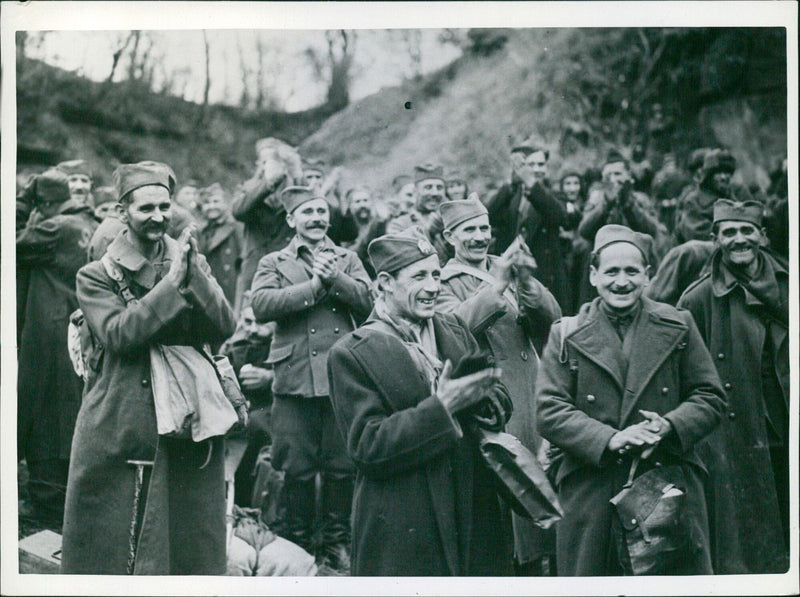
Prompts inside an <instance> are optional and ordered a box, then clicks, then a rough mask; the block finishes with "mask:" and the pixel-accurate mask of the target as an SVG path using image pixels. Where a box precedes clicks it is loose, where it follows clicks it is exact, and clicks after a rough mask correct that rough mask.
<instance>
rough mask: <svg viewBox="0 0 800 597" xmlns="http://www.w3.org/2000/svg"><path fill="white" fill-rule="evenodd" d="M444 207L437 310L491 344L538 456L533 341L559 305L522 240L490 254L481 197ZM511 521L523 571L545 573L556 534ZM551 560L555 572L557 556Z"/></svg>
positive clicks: (515, 417) (519, 422)
mask: <svg viewBox="0 0 800 597" xmlns="http://www.w3.org/2000/svg"><path fill="white" fill-rule="evenodd" d="M439 210H440V211H441V214H442V219H443V220H444V238H445V240H447V242H448V243H450V244H451V245H453V247H454V249H455V257H453V258H452V259H451V260H450V261H448V262H447V264H445V266H444V268H443V269H442V290H441V292H440V294H439V297H438V299H437V301H436V308H437V310H438V311H442V312H445V313H449V312H452V313H455V314H456V315H458V316H459V317H460V318H461V319H463V320H464V321H465V322H466V323H467V325H468V326H469V327H470V331H472V333H473V334H474V335H475V338H476V339H477V340H478V343H479V344H481V346H486V347H488V348H489V349H490V350H491V352H492V354H493V356H494V359H495V363H496V364H497V366H498V367H499V368H500V369H501V370H502V371H503V373H502V375H501V376H500V380H501V381H502V382H503V384H504V385H505V387H506V389H507V390H508V393H509V396H510V397H511V401H512V403H513V405H514V412H513V414H512V415H511V419H510V420H509V422H508V425H507V426H506V431H508V432H509V433H511V434H513V435H515V436H516V437H517V438H519V440H520V441H521V442H522V444H523V445H524V446H525V447H526V448H528V449H529V450H530V451H531V452H532V453H534V454H536V453H538V451H539V448H540V446H541V443H542V442H541V438H540V437H539V435H538V433H536V421H535V417H534V410H533V406H534V405H533V393H534V391H535V389H536V372H537V368H538V364H539V357H538V353H537V348H536V346H537V345H538V347H539V350H541V348H542V346H543V345H544V341H545V340H546V339H547V333H548V331H549V330H550V324H552V323H553V322H554V321H555V320H557V319H559V318H560V317H561V309H560V308H559V306H558V302H557V301H556V299H555V298H554V297H553V295H552V294H550V292H549V291H548V290H547V288H545V287H544V285H543V284H542V283H541V282H539V281H538V280H537V279H536V278H534V277H533V273H532V272H533V270H534V269H535V262H534V261H533V258H532V257H531V256H530V255H529V254H528V253H527V248H526V247H524V246H522V245H521V243H520V242H519V241H518V242H515V243H512V245H511V246H510V247H509V248H508V249H506V251H505V252H504V253H503V255H501V256H500V257H496V256H494V255H489V254H488V252H489V244H490V242H491V240H492V227H491V226H490V224H489V214H488V212H487V211H486V208H485V207H484V206H483V204H482V203H481V202H480V201H479V200H478V198H477V196H476V195H474V194H473V195H472V196H470V199H468V200H466V201H448V202H445V203H442V204H441V205H440V206H439ZM513 522H514V536H515V550H514V555H515V559H516V562H517V564H518V566H519V568H518V570H519V571H520V572H523V571H524V572H526V573H527V572H533V573H535V574H541V569H542V564H543V560H544V559H546V558H547V557H548V556H550V555H551V554H550V553H549V545H550V544H552V538H551V539H550V540H549V541H548V540H547V534H548V533H546V532H544V531H542V530H541V529H538V528H537V527H535V526H534V525H533V524H532V523H531V522H530V521H525V520H524V519H523V518H521V517H519V516H517V515H516V514H514V516H513ZM549 534H553V533H549ZM553 535H554V534H553ZM552 555H553V556H555V554H552ZM550 564H551V566H550V571H551V572H552V573H553V574H555V561H552V562H550Z"/></svg>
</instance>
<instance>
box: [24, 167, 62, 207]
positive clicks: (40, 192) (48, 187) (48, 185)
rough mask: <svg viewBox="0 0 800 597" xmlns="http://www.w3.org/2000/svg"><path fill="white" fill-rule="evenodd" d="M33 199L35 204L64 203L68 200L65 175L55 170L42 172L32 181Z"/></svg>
mask: <svg viewBox="0 0 800 597" xmlns="http://www.w3.org/2000/svg"><path fill="white" fill-rule="evenodd" d="M33 197H34V200H35V201H36V203H64V202H65V201H67V200H69V197H70V195H69V181H68V180H67V175H66V174H65V173H64V172H63V171H61V170H58V169H56V168H51V169H50V170H46V171H45V172H42V173H41V174H39V175H38V176H36V177H35V178H34V179H33Z"/></svg>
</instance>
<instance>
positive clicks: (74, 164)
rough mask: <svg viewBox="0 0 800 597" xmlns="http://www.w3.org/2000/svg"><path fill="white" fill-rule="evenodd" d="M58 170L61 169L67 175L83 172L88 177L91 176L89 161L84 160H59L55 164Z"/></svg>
mask: <svg viewBox="0 0 800 597" xmlns="http://www.w3.org/2000/svg"><path fill="white" fill-rule="evenodd" d="M56 168H57V169H58V170H61V171H62V172H63V173H64V174H66V175H67V176H69V175H71V174H85V175H86V176H88V177H89V178H92V169H91V168H89V163H88V162H87V161H86V160H69V161H67V162H61V163H60V164H58V165H57V166H56Z"/></svg>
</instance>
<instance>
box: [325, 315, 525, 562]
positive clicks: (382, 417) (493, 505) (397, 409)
mask: <svg viewBox="0 0 800 597" xmlns="http://www.w3.org/2000/svg"><path fill="white" fill-rule="evenodd" d="M433 327H434V334H435V337H436V344H437V348H438V351H439V355H440V358H442V359H450V360H451V361H453V363H457V362H458V361H459V359H460V358H461V357H462V356H463V355H464V354H466V353H468V352H471V351H473V350H475V349H476V348H477V344H476V342H475V339H474V338H473V337H472V334H470V332H469V330H468V329H467V328H466V325H465V324H464V323H463V322H461V321H459V320H458V319H456V317H455V316H453V315H450V314H437V315H435V316H434V317H433ZM328 373H329V376H330V384H331V400H332V402H333V408H334V413H335V414H336V420H337V423H338V425H339V428H340V429H341V431H342V435H343V437H344V438H345V444H346V446H347V451H348V454H349V455H350V456H351V458H352V459H353V461H354V463H355V465H356V485H355V493H354V497H353V520H352V524H353V548H352V573H353V574H354V575H357V576H452V575H471V574H477V575H484V576H494V575H503V574H509V573H510V571H511V545H512V541H511V524H510V520H509V519H508V516H507V514H504V512H506V511H505V509H503V508H502V507H501V506H500V504H499V497H498V495H497V493H496V487H495V486H494V485H493V482H492V478H491V476H490V475H489V473H488V470H487V469H486V467H485V466H484V465H483V463H482V462H481V460H480V455H479V454H478V453H477V448H476V444H475V442H474V441H472V440H470V439H469V438H468V436H465V435H463V434H462V433H461V432H460V431H459V429H458V428H457V427H456V426H455V425H454V423H453V420H452V419H451V417H450V415H449V414H448V412H447V410H446V409H445V408H444V406H443V405H442V403H441V402H440V401H439V399H438V398H437V397H436V396H433V395H431V388H430V384H429V382H428V380H427V379H426V378H425V376H424V374H423V373H421V372H419V371H418V370H417V367H416V365H415V364H414V361H413V360H412V358H411V356H410V355H409V353H408V350H407V349H406V347H405V346H403V344H402V343H401V342H400V340H398V339H397V338H396V337H394V336H392V335H389V334H387V333H384V332H382V331H379V330H376V329H373V328H371V327H370V326H369V323H367V324H366V325H365V326H363V327H361V328H359V329H357V330H355V331H354V332H352V333H351V334H348V335H347V336H346V337H345V338H344V339H343V340H341V341H340V342H337V343H336V345H334V347H333V349H332V350H331V353H330V359H329V361H328Z"/></svg>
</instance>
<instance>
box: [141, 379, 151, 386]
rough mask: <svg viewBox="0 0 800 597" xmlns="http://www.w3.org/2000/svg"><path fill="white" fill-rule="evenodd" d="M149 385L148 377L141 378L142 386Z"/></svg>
mask: <svg viewBox="0 0 800 597" xmlns="http://www.w3.org/2000/svg"><path fill="white" fill-rule="evenodd" d="M149 385H150V380H149V379H143V380H142V387H144V388H146V387H147V386H149Z"/></svg>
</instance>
